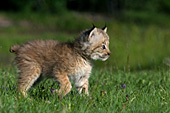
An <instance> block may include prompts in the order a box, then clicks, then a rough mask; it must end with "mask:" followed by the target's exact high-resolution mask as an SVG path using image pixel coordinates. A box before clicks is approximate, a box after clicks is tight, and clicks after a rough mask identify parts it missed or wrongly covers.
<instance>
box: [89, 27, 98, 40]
mask: <svg viewBox="0 0 170 113" xmlns="http://www.w3.org/2000/svg"><path fill="white" fill-rule="evenodd" d="M96 34H97V28H96V27H95V26H93V28H92V29H91V31H90V34H89V38H93V37H95V35H96Z"/></svg>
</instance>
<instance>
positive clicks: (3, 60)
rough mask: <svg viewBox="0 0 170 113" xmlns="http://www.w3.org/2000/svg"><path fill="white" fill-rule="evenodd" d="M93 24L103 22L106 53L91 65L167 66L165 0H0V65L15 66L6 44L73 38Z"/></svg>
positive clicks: (169, 18)
mask: <svg viewBox="0 0 170 113" xmlns="http://www.w3.org/2000/svg"><path fill="white" fill-rule="evenodd" d="M92 24H95V25H96V26H97V27H103V26H104V25H105V24H106V25H107V27H108V34H109V36H110V49H111V52H112V54H111V57H110V58H109V59H108V60H107V61H106V62H105V63H104V64H103V62H101V61H95V63H94V65H95V66H96V67H107V68H114V69H124V70H143V69H159V68H161V67H164V66H166V67H168V66H169V65H170V1H169V0H101V1H99V0H5V1H4V3H3V4H0V67H11V66H14V63H13V61H14V55H13V54H10V53H9V48H10V46H11V45H15V44H22V43H23V42H25V41H28V40H35V39H44V40H45V39H55V40H59V41H61V42H65V41H68V40H74V38H76V37H77V36H78V35H79V33H80V32H81V31H82V30H84V29H87V28H91V27H92Z"/></svg>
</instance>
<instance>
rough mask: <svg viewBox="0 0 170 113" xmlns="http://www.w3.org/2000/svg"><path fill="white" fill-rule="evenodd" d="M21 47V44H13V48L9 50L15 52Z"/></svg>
mask: <svg viewBox="0 0 170 113" xmlns="http://www.w3.org/2000/svg"><path fill="white" fill-rule="evenodd" d="M19 48H20V46H19V45H13V46H11V48H10V49H9V51H10V52H11V53H15V52H16V51H17V50H18V49H19Z"/></svg>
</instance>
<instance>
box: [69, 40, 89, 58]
mask: <svg viewBox="0 0 170 113" xmlns="http://www.w3.org/2000/svg"><path fill="white" fill-rule="evenodd" d="M72 44H73V49H74V51H75V52H76V53H77V54H79V55H80V56H81V57H82V58H83V59H85V60H87V61H90V56H89V55H87V53H86V51H85V50H83V49H82V44H81V43H80V42H78V41H75V42H73V43H72Z"/></svg>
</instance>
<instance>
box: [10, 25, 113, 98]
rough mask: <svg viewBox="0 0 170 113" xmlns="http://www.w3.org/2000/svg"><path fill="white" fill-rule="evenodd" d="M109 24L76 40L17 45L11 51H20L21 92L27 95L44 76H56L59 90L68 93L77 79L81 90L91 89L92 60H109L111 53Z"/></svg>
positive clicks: (19, 87)
mask: <svg viewBox="0 0 170 113" xmlns="http://www.w3.org/2000/svg"><path fill="white" fill-rule="evenodd" d="M106 31H107V27H106V26H105V27H104V28H102V29H99V28H96V27H95V26H93V28H91V29H88V30H85V31H83V32H82V33H81V34H80V36H79V37H78V38H77V39H75V41H74V42H66V43H59V42H57V41H55V40H46V41H44V40H35V41H28V42H26V43H24V44H22V45H14V46H12V47H11V48H10V52H11V53H15V54H16V58H15V60H16V64H17V67H18V69H19V70H20V71H19V78H18V91H20V92H21V93H22V94H23V95H24V96H25V97H26V95H27V93H26V91H27V90H28V89H29V88H30V87H31V86H32V85H33V84H35V83H38V82H40V81H41V80H43V79H44V78H53V79H55V80H56V81H57V82H58V83H59V84H60V89H59V90H55V92H56V93H58V95H59V96H64V95H66V94H67V93H69V91H70V90H71V88H72V86H71V83H70V80H73V82H74V84H75V86H76V88H77V90H78V92H79V93H81V92H82V90H84V92H85V94H87V95H89V92H88V85H89V84H88V79H89V77H90V74H91V70H92V65H91V59H93V60H102V61H105V60H106V59H107V58H108V57H109V56H110V50H109V36H108V35H107V33H106Z"/></svg>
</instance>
